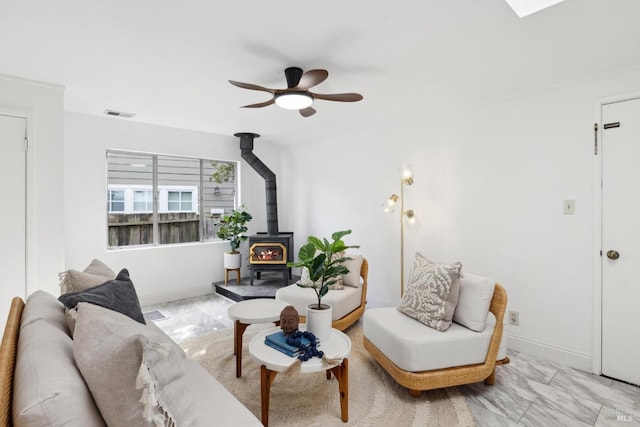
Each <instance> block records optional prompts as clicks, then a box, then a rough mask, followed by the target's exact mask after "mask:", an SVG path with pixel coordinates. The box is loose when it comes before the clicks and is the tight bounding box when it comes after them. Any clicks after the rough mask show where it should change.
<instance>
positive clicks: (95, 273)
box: [60, 259, 116, 294]
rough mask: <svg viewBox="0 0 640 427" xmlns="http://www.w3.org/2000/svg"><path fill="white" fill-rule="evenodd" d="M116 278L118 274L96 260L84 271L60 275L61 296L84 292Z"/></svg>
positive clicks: (69, 271)
mask: <svg viewBox="0 0 640 427" xmlns="http://www.w3.org/2000/svg"><path fill="white" fill-rule="evenodd" d="M115 277H116V273H115V272H114V271H113V270H111V269H110V268H109V267H107V265H105V264H104V263H103V262H102V261H100V260H98V259H94V260H93V261H91V263H90V264H89V265H88V266H87V268H85V269H84V271H78V270H67V271H64V272H62V273H60V294H66V293H68V292H74V291H82V290H84V289H87V288H90V287H92V286H95V285H99V284H100V283H104V282H106V281H107V280H111V279H113V278H115Z"/></svg>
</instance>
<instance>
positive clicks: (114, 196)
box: [109, 190, 124, 212]
mask: <svg viewBox="0 0 640 427" xmlns="http://www.w3.org/2000/svg"><path fill="white" fill-rule="evenodd" d="M109 212H124V191H123V190H109Z"/></svg>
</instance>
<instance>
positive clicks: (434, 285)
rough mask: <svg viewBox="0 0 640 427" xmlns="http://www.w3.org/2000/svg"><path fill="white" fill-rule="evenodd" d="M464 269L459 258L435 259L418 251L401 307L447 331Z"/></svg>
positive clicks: (425, 322) (409, 314) (419, 319)
mask: <svg viewBox="0 0 640 427" xmlns="http://www.w3.org/2000/svg"><path fill="white" fill-rule="evenodd" d="M461 269H462V264H461V263H459V262H456V263H454V264H438V263H433V262H431V261H429V260H428V259H427V258H425V257H424V256H422V255H421V254H419V253H416V257H415V260H414V261H413V267H412V268H411V272H410V274H409V283H408V284H407V289H406V290H405V293H404V295H403V296H402V301H401V302H400V305H399V306H398V310H400V311H401V312H403V313H404V314H406V315H407V316H410V317H413V318H414V319H416V320H418V321H419V322H422V323H424V324H425V325H427V326H429V327H431V328H433V329H436V330H438V331H446V330H447V329H449V326H451V321H452V318H453V313H454V311H455V308H456V304H457V302H458V294H459V292H460V270H461Z"/></svg>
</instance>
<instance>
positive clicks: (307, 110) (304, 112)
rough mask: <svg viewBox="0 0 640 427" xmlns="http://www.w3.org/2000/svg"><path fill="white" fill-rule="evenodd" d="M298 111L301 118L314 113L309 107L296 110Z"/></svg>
mask: <svg viewBox="0 0 640 427" xmlns="http://www.w3.org/2000/svg"><path fill="white" fill-rule="evenodd" d="M298 111H300V115H301V116H302V117H309V116H313V115H314V114H315V113H316V110H314V109H313V108H311V107H307V108H303V109H302V110H298Z"/></svg>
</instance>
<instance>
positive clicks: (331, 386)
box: [180, 324, 475, 427]
mask: <svg viewBox="0 0 640 427" xmlns="http://www.w3.org/2000/svg"><path fill="white" fill-rule="evenodd" d="M264 327H265V326H264V325H251V326H249V327H248V328H247V330H246V332H245V334H244V340H243V354H242V377H241V378H236V375H235V373H236V368H235V357H234V356H233V330H231V329H229V330H223V331H219V332H212V333H209V334H206V335H202V336H199V337H195V338H191V339H188V340H186V341H184V342H182V343H180V345H181V346H182V348H184V350H185V352H186V353H187V357H189V358H191V359H194V360H197V361H198V362H199V363H200V364H201V365H202V366H203V367H204V368H205V369H206V370H207V371H209V373H211V375H213V376H214V377H215V378H216V379H217V380H218V381H220V382H221V383H222V385H224V386H225V387H226V388H227V390H229V391H230V392H231V393H232V394H233V395H234V396H235V397H236V398H237V399H238V400H239V401H240V402H242V404H243V405H245V406H246V407H247V408H249V410H250V411H251V412H253V414H254V415H255V416H256V417H257V418H258V419H260V417H261V415H260V414H261V412H260V367H259V366H258V364H257V363H256V362H255V361H254V360H253V359H252V357H251V355H250V354H249V350H248V347H249V341H250V340H251V338H252V337H253V336H254V335H255V334H256V333H258V331H259V330H260V329H262V328H264ZM345 332H346V333H347V335H348V336H349V338H350V339H351V342H352V349H351V354H350V355H349V421H348V422H346V423H343V422H342V420H341V419H340V402H339V398H338V382H337V381H336V379H335V378H332V379H331V380H327V379H326V376H325V374H324V372H317V373H311V374H303V375H299V376H295V375H286V374H278V375H277V376H276V378H275V381H274V383H273V385H272V386H271V402H270V410H269V425H270V426H272V427H277V426H323V427H324V426H396V427H404V426H431V427H436V426H437V427H440V426H447V427H448V426H461V427H462V426H464V427H466V426H475V422H474V419H473V415H472V414H471V412H470V410H469V407H468V406H467V404H466V402H465V400H464V397H463V396H462V395H461V394H460V393H459V392H458V390H457V389H456V388H455V387H451V388H447V389H443V390H431V391H426V392H423V393H422V395H421V396H420V397H418V398H414V397H411V396H409V393H408V391H407V390H406V389H404V388H402V387H400V386H399V385H398V384H397V383H396V382H395V381H394V380H393V378H391V376H389V375H388V374H387V373H386V372H385V371H384V370H383V369H382V368H381V367H380V366H379V365H378V363H377V362H376V361H375V360H373V358H371V356H370V355H369V353H368V352H367V351H366V350H365V349H364V347H363V345H362V327H361V326H360V325H359V324H356V325H354V326H351V327H350V328H349V329H348V330H347V331H345Z"/></svg>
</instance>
